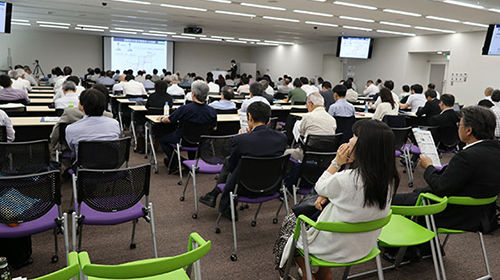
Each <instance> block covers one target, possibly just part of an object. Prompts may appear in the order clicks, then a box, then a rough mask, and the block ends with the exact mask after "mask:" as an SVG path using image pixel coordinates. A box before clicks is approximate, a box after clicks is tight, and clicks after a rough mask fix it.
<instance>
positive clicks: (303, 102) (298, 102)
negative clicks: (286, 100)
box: [293, 101, 306, 105]
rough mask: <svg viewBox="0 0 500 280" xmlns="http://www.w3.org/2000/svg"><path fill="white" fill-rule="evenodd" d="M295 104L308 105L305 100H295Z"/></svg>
mask: <svg viewBox="0 0 500 280" xmlns="http://www.w3.org/2000/svg"><path fill="white" fill-rule="evenodd" d="M293 105H306V102H305V101H295V102H294V103H293Z"/></svg>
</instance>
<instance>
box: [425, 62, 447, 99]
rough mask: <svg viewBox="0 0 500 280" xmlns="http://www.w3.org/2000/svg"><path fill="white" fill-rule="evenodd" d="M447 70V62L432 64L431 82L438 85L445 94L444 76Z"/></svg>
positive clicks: (438, 88)
mask: <svg viewBox="0 0 500 280" xmlns="http://www.w3.org/2000/svg"><path fill="white" fill-rule="evenodd" d="M445 71H446V64H431V71H430V74H429V83H433V84H435V85H436V90H437V91H438V92H439V93H441V94H443V93H444V92H443V88H444V77H445Z"/></svg>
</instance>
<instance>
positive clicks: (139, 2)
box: [113, 0, 151, 5]
mask: <svg viewBox="0 0 500 280" xmlns="http://www.w3.org/2000/svg"><path fill="white" fill-rule="evenodd" d="M113 1H115V2H125V3H132V4H141V5H151V2H146V1H137V0H113Z"/></svg>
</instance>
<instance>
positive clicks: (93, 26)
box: [76, 24, 109, 29]
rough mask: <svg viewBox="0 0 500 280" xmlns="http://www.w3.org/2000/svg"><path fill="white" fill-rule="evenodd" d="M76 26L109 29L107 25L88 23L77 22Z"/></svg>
mask: <svg viewBox="0 0 500 280" xmlns="http://www.w3.org/2000/svg"><path fill="white" fill-rule="evenodd" d="M76 26H78V27H84V28H95V29H109V27H107V26H99V25H89V24H77V25H76Z"/></svg>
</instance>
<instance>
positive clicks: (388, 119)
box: [382, 115, 406, 127]
mask: <svg viewBox="0 0 500 280" xmlns="http://www.w3.org/2000/svg"><path fill="white" fill-rule="evenodd" d="M382 121H383V122H385V123H386V124H387V125H388V126H389V127H406V117H405V116H399V115H398V116H392V115H385V116H384V117H383V118H382Z"/></svg>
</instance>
